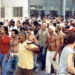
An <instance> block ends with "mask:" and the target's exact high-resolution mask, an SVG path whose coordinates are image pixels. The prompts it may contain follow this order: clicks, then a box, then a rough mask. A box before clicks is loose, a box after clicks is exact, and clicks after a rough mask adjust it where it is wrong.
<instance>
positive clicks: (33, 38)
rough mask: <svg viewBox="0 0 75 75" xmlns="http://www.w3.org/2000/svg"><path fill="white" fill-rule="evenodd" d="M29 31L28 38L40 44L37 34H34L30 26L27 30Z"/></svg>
mask: <svg viewBox="0 0 75 75" xmlns="http://www.w3.org/2000/svg"><path fill="white" fill-rule="evenodd" d="M27 33H28V36H27V40H29V41H31V42H33V43H35V44H38V42H37V39H36V37H35V35H34V34H32V32H31V28H29V29H28V30H27Z"/></svg>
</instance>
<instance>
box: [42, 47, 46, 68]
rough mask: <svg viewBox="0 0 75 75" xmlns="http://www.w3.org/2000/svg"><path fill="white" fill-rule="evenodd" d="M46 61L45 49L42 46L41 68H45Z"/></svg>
mask: <svg viewBox="0 0 75 75" xmlns="http://www.w3.org/2000/svg"><path fill="white" fill-rule="evenodd" d="M45 63H46V49H45V48H44V47H42V69H44V68H45Z"/></svg>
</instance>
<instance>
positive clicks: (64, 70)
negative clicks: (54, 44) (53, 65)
mask: <svg viewBox="0 0 75 75" xmlns="http://www.w3.org/2000/svg"><path fill="white" fill-rule="evenodd" d="M71 53H73V54H74V53H75V52H74V51H73V50H72V49H71V48H70V47H69V46H66V47H64V49H63V51H62V54H61V57H60V62H59V66H58V71H57V75H61V74H63V75H67V74H68V64H67V56H68V55H69V54H71Z"/></svg>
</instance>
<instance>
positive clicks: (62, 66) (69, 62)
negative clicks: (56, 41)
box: [57, 33, 75, 75]
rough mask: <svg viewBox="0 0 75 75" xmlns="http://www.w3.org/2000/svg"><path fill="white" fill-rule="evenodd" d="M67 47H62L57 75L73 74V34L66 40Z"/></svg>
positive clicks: (74, 38)
mask: <svg viewBox="0 0 75 75" xmlns="http://www.w3.org/2000/svg"><path fill="white" fill-rule="evenodd" d="M67 43H68V44H67V45H66V46H65V47H64V49H63V51H62V54H61V57H60V62H59V67H58V70H57V75H71V74H75V67H74V61H73V59H74V58H73V57H74V53H75V52H74V47H75V33H71V34H69V36H68V38H67Z"/></svg>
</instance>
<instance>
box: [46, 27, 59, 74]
mask: <svg viewBox="0 0 75 75" xmlns="http://www.w3.org/2000/svg"><path fill="white" fill-rule="evenodd" d="M49 34H50V36H49V37H48V43H47V44H48V48H47V56H46V73H47V75H51V74H50V72H51V64H52V65H53V67H54V71H55V73H56V71H57V67H58V56H59V55H58V51H59V40H58V36H57V35H56V34H55V27H54V26H49Z"/></svg>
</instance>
